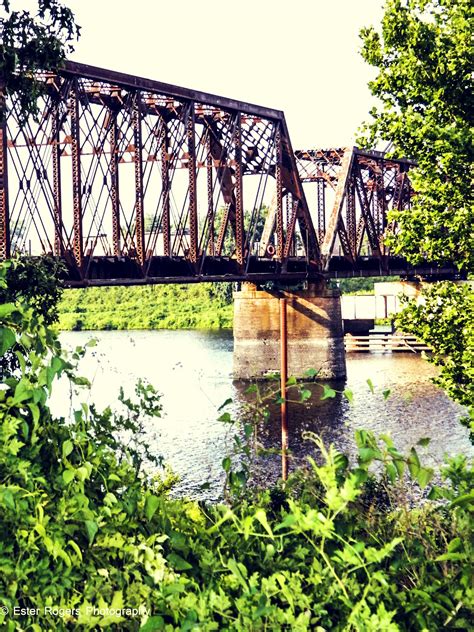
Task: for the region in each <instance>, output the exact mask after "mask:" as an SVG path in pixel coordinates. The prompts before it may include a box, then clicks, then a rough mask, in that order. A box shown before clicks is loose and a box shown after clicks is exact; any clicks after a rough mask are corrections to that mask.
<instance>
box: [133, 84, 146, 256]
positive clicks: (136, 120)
mask: <svg viewBox="0 0 474 632" xmlns="http://www.w3.org/2000/svg"><path fill="white" fill-rule="evenodd" d="M141 118H142V117H141V111H140V93H139V92H137V93H136V94H135V99H134V103H133V113H132V125H133V139H134V145H135V237H136V249H137V259H138V261H139V263H140V265H143V264H144V263H145V216H144V208H143V197H144V196H143V161H142V149H143V147H142V120H141Z"/></svg>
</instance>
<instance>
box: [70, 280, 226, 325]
mask: <svg viewBox="0 0 474 632" xmlns="http://www.w3.org/2000/svg"><path fill="white" fill-rule="evenodd" d="M232 317H233V313H232V304H231V303H230V304H228V302H227V301H226V300H225V299H224V298H221V297H219V296H216V292H215V290H214V289H213V287H211V286H210V285H209V284H207V283H206V284H204V283H203V284H199V285H198V284H196V285H162V286H160V285H155V286H152V285H148V286H145V287H143V286H133V287H103V288H98V287H95V288H86V289H79V290H65V291H64V294H63V297H62V299H61V302H60V304H59V329H63V330H74V331H78V330H82V329H90V330H104V329H228V328H231V327H232Z"/></svg>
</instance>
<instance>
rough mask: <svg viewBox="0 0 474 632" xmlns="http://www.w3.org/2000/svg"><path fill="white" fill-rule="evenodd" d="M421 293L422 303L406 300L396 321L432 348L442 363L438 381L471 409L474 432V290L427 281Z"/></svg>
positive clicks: (435, 359)
mask: <svg viewBox="0 0 474 632" xmlns="http://www.w3.org/2000/svg"><path fill="white" fill-rule="evenodd" d="M422 297H423V302H422V303H421V304H419V305H417V304H416V303H414V302H412V303H410V302H408V303H407V307H406V308H405V310H404V311H403V312H402V313H401V314H399V315H398V316H397V318H396V325H397V327H399V328H400V329H401V330H402V331H405V332H407V333H412V334H414V335H416V336H418V337H419V338H421V340H423V341H424V342H425V343H426V344H427V345H429V346H430V347H431V348H432V349H433V354H432V355H431V356H430V361H431V362H433V364H435V365H437V366H439V367H441V373H440V375H439V377H437V378H436V379H435V381H436V383H437V384H439V385H440V386H442V387H443V388H444V389H445V390H446V392H447V393H448V395H450V396H451V397H452V398H453V399H454V400H456V401H458V402H459V403H461V404H463V405H465V406H467V407H468V408H469V409H470V411H469V412H470V422H468V420H466V423H468V425H470V427H471V433H474V418H473V414H474V411H473V409H474V292H473V290H472V288H471V287H470V286H469V285H468V284H462V285H457V284H455V283H451V282H448V281H446V282H443V283H436V284H435V285H426V286H425V287H424V289H423V293H422ZM473 436H474V434H473Z"/></svg>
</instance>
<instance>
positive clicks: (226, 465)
mask: <svg viewBox="0 0 474 632" xmlns="http://www.w3.org/2000/svg"><path fill="white" fill-rule="evenodd" d="M231 465H232V463H231V460H230V458H229V457H228V456H226V457H225V458H224V459H222V469H223V470H224V472H228V471H229V470H230V466H231Z"/></svg>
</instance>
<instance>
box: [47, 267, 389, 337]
mask: <svg viewBox="0 0 474 632" xmlns="http://www.w3.org/2000/svg"><path fill="white" fill-rule="evenodd" d="M393 278H395V277H380V278H377V277H366V278H356V279H341V280H340V281H339V282H338V284H339V287H340V289H341V292H342V293H343V294H354V293H358V294H373V292H374V281H380V280H392V279H393ZM58 312H59V329H61V330H63V331H82V330H91V331H104V330H113V329H120V330H124V329H128V330H133V329H210V330H218V329H232V324H233V308H232V283H197V284H188V285H147V286H123V287H122V286H117V287H91V288H87V289H76V290H64V293H63V296H62V299H61V301H60V303H59V306H58Z"/></svg>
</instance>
